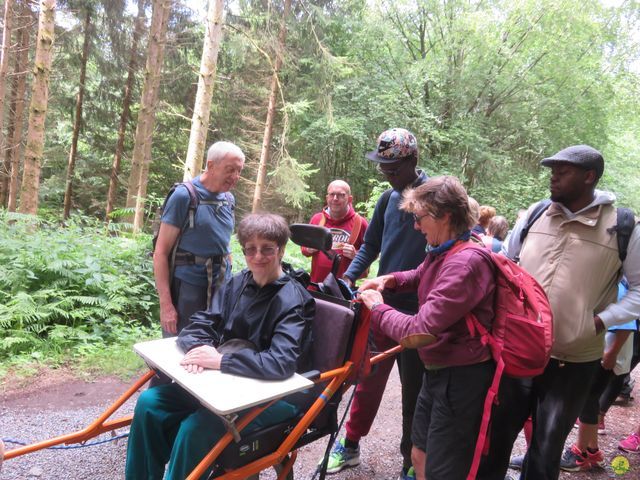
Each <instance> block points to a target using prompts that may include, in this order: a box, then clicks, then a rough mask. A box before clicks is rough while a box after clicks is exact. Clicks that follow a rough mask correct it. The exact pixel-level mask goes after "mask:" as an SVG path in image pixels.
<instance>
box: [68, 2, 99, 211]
mask: <svg viewBox="0 0 640 480" xmlns="http://www.w3.org/2000/svg"><path fill="white" fill-rule="evenodd" d="M91 13H92V12H91V9H90V8H89V7H86V12H85V17H84V43H83V45H82V58H81V59H80V85H78V95H77V96H76V113H75V116H74V119H73V133H72V134H71V149H70V150H69V161H68V163H67V178H66V183H65V189H64V209H63V213H62V217H63V218H64V219H65V220H66V219H67V218H69V213H70V212H71V203H72V200H73V175H74V172H75V169H76V158H77V156H78V137H79V136H80V127H81V126H82V102H83V100H84V84H85V80H86V78H87V59H88V58H89V44H90V39H91V32H90V28H91Z"/></svg>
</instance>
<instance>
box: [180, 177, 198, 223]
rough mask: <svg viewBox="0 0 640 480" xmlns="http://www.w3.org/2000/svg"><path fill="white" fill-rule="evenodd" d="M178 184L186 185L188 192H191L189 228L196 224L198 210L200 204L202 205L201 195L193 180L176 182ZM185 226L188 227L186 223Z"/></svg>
mask: <svg viewBox="0 0 640 480" xmlns="http://www.w3.org/2000/svg"><path fill="white" fill-rule="evenodd" d="M178 185H184V187H185V188H186V189H187V192H189V215H188V224H189V228H193V227H194V226H195V224H196V221H195V217H196V210H197V209H198V205H200V195H198V192H197V191H196V187H195V185H194V184H193V183H192V182H191V181H188V182H182V183H178V184H176V187H177V186H178ZM185 228H186V225H185ZM183 230H184V229H183Z"/></svg>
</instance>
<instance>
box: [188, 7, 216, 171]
mask: <svg viewBox="0 0 640 480" xmlns="http://www.w3.org/2000/svg"><path fill="white" fill-rule="evenodd" d="M223 9H224V0H209V10H208V13H207V24H206V32H205V36H204V47H203V49H202V60H201V62H200V75H199V76H198V92H197V93H196V101H195V105H194V107H193V118H192V119H191V131H190V133H189V146H188V148H187V158H186V160H185V165H184V177H183V180H184V181H187V180H191V179H192V178H193V177H195V176H197V175H198V174H199V173H200V171H201V169H202V158H203V156H204V149H205V145H206V141H207V130H208V129H209V114H210V113H211V98H212V96H213V85H214V82H215V79H216V65H217V63H218V52H219V51H220V43H221V42H222V21H223V20H222V14H223Z"/></svg>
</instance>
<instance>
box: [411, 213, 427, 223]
mask: <svg viewBox="0 0 640 480" xmlns="http://www.w3.org/2000/svg"><path fill="white" fill-rule="evenodd" d="M427 215H429V214H428V213H425V214H424V215H416V214H415V213H414V214H413V221H414V222H416V223H418V224H419V223H420V222H421V221H422V219H423V218H424V217H426V216H427Z"/></svg>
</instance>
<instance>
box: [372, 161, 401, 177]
mask: <svg viewBox="0 0 640 480" xmlns="http://www.w3.org/2000/svg"><path fill="white" fill-rule="evenodd" d="M376 170H377V171H378V173H381V174H382V175H384V176H385V177H397V176H398V175H399V174H400V171H401V170H402V167H397V168H382V167H381V166H380V164H378V165H376Z"/></svg>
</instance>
